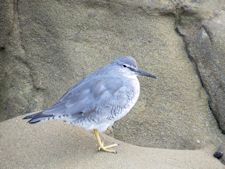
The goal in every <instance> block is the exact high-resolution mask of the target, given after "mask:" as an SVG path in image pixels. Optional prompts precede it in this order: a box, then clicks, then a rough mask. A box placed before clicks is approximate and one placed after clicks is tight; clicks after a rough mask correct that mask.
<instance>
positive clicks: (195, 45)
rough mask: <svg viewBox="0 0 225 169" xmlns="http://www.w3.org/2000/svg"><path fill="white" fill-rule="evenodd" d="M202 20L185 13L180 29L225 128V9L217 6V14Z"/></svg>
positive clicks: (221, 124) (219, 122)
mask: <svg viewBox="0 0 225 169" xmlns="http://www.w3.org/2000/svg"><path fill="white" fill-rule="evenodd" d="M198 20H199V18H198ZM198 20H196V19H195V20H192V21H187V17H186V18H185V17H183V18H182V19H181V21H180V25H179V26H178V31H179V32H180V33H181V35H182V36H183V37H184V42H185V44H186V48H187V53H188V55H189V57H190V60H192V62H193V63H194V65H195V66H196V72H197V73H198V75H199V78H200V80H201V83H202V85H203V87H204V89H205V90H206V92H207V94H208V96H209V105H210V109H211V110H212V112H213V114H214V116H215V118H216V120H217V121H218V124H219V127H220V129H222V131H223V132H225V105H224V101H225V94H224V91H225V76H224V72H225V69H224V64H225V58H224V57H223V56H224V55H225V49H224V45H225V40H224V39H225V34H224V32H225V23H224V20H225V12H224V11H223V10H217V11H215V13H214V16H212V17H209V18H205V19H203V20H202V22H199V21H198ZM185 21H186V23H185V24H183V23H182V22H185Z"/></svg>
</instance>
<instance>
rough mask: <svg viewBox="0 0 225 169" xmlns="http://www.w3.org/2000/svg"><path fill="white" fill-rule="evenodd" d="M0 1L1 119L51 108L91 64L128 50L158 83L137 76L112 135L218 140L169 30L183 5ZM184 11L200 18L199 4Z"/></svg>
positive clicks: (190, 144) (157, 141)
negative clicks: (132, 102) (137, 89)
mask: <svg viewBox="0 0 225 169" xmlns="http://www.w3.org/2000/svg"><path fill="white" fill-rule="evenodd" d="M165 2H166V1H165ZM0 3H1V4H3V5H2V6H3V10H0V12H1V14H0V15H1V16H4V17H0V19H1V21H0V22H1V23H0V24H1V25H4V26H5V27H4V30H3V33H2V34H3V36H1V37H0V38H1V44H0V46H4V48H5V49H4V50H1V51H0V54H1V63H4V64H2V67H1V68H0V69H2V70H1V72H0V78H1V79H0V80H1V82H0V90H1V92H0V100H1V102H0V104H1V105H0V112H1V113H0V119H1V120H5V119H8V118H11V117H13V116H16V115H19V114H25V113H27V112H32V111H37V110H40V109H42V108H45V107H47V106H50V105H51V104H53V103H54V102H55V101H56V100H57V99H58V98H59V97H60V96H61V95H62V94H63V93H64V92H65V91H66V90H67V89H68V88H69V87H70V86H72V85H73V84H74V83H76V82H78V81H79V80H80V79H82V78H83V77H84V76H85V75H87V74H88V73H90V72H92V71H94V70H95V69H96V68H97V67H100V66H102V65H104V64H106V63H108V62H110V61H111V60H112V59H113V58H114V57H115V56H118V55H132V56H134V57H135V58H136V59H137V61H138V63H139V65H140V67H142V68H143V69H146V70H147V71H149V72H153V73H154V74H156V75H157V77H158V80H156V81H154V80H151V79H144V78H140V81H141V96H140V99H139V101H138V103H137V105H136V106H135V107H134V109H133V110H132V111H131V112H130V113H129V115H128V116H126V117H125V118H124V119H122V120H121V121H119V122H118V123H117V124H116V125H115V126H114V129H113V134H112V135H114V136H115V137H116V138H118V139H120V140H123V141H126V142H129V143H132V144H136V145H141V146H151V147H165V148H176V149H196V148H201V147H203V146H205V145H207V144H209V143H212V144H215V145H217V144H220V143H221V142H222V141H223V140H224V136H222V135H221V133H220V131H219V130H218V128H217V123H216V121H215V119H214V117H213V115H212V113H211V111H210V109H209V106H208V100H207V99H208V98H207V95H206V93H205V90H204V88H203V87H202V83H201V82H200V80H199V77H198V75H197V74H196V71H195V69H194V67H193V64H192V63H191V62H190V60H189V58H188V55H187V51H186V50H185V44H184V43H183V39H182V37H181V36H180V35H181V34H178V33H177V32H176V31H175V30H174V29H175V26H176V24H177V21H176V18H175V17H174V16H173V15H175V13H176V12H175V13H174V11H180V12H178V13H176V14H177V16H180V14H182V10H183V8H182V4H181V5H180V6H179V5H176V4H174V3H172V2H171V1H168V4H165V5H164V6H165V8H164V9H165V10H161V9H157V8H156V7H157V5H159V6H160V4H159V3H157V2H153V1H152V3H150V4H148V2H147V1H125V0H124V1H98V0H93V1H53V0H48V1H45V2H44V3H43V2H41V1H27V0H24V1H12V0H6V1H0ZM149 5H151V6H149ZM154 5H156V6H155V7H154ZM167 5H168V6H167ZM153 7H154V8H155V9H153ZM178 9H180V10H178ZM181 9H182V10H181ZM184 9H185V10H189V11H191V13H193V14H194V16H196V17H201V15H197V13H196V10H197V9H198V8H197V9H195V8H193V10H192V8H184ZM157 10H158V11H157ZM203 11H204V10H203ZM162 12H164V13H162ZM166 12H167V13H166ZM171 13H173V15H171ZM188 16H189V15H188ZM210 16H211V15H210ZM4 18H5V19H4ZM188 19H189V20H191V21H192V18H191V19H190V18H188ZM189 20H188V21H189ZM194 21H196V23H199V22H198V21H200V19H196V20H194ZM197 25H198V24H197ZM1 29H3V28H1ZM183 36H184V35H183Z"/></svg>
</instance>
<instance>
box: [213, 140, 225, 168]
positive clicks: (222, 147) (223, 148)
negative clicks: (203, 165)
mask: <svg viewBox="0 0 225 169" xmlns="http://www.w3.org/2000/svg"><path fill="white" fill-rule="evenodd" d="M224 153H225V145H224V144H221V145H220V146H219V147H218V148H217V150H216V152H215V153H214V154H213V156H214V157H215V158H217V159H218V160H220V161H221V162H222V163H223V164H224V165H225V155H224Z"/></svg>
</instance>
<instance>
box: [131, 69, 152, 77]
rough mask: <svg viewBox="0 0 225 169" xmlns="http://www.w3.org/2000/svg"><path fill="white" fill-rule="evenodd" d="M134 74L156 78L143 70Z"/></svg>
mask: <svg viewBox="0 0 225 169" xmlns="http://www.w3.org/2000/svg"><path fill="white" fill-rule="evenodd" d="M135 72H136V73H137V74H138V75H140V76H147V77H151V78H154V79H156V76H154V75H152V74H151V73H148V72H145V71H144V70H141V69H138V70H135Z"/></svg>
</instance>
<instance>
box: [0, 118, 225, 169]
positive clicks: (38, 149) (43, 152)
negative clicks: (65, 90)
mask: <svg viewBox="0 0 225 169" xmlns="http://www.w3.org/2000/svg"><path fill="white" fill-rule="evenodd" d="M21 119H22V117H21V116H20V117H18V118H14V119H10V120H7V121H4V122H1V123H0V159H1V162H0V168H1V169H8V168H10V169H14V168H15V169H31V168H32V169H40V168H45V169H62V168H66V169H74V168H76V169H93V168H95V169H105V168H110V169H118V168H120V169H127V168H129V169H137V168H154V169H162V168H163V169H193V168H194V169H224V165H223V164H222V163H221V162H220V161H218V160H217V159H215V158H213V156H212V154H213V149H214V148H213V147H208V148H205V149H201V150H166V149H158V148H143V147H138V146H134V145H130V144H127V143H123V142H120V141H118V140H115V139H112V138H109V137H107V136H106V135H103V137H104V141H105V142H106V143H113V142H116V143H120V145H119V147H118V148H117V151H118V153H117V154H109V153H103V152H97V151H96V148H97V147H96V140H95V138H94V136H93V134H91V133H88V132H87V131H84V130H82V129H79V128H76V127H72V126H70V125H66V124H65V123H62V122H59V121H54V122H49V123H38V124H36V125H29V124H28V123H24V121H22V120H21Z"/></svg>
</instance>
